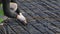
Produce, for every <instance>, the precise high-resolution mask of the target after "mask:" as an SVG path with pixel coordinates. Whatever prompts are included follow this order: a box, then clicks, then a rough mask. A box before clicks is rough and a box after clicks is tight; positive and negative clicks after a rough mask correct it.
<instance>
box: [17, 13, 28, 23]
mask: <svg viewBox="0 0 60 34" xmlns="http://www.w3.org/2000/svg"><path fill="white" fill-rule="evenodd" d="M18 19H19V20H20V21H22V22H24V24H27V20H26V18H25V17H24V16H23V14H22V13H19V15H18Z"/></svg>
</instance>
